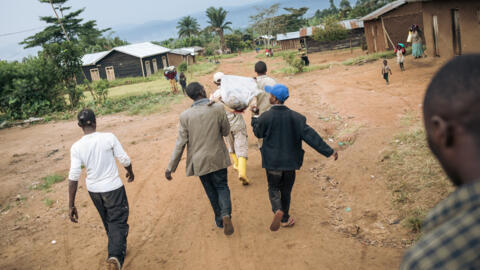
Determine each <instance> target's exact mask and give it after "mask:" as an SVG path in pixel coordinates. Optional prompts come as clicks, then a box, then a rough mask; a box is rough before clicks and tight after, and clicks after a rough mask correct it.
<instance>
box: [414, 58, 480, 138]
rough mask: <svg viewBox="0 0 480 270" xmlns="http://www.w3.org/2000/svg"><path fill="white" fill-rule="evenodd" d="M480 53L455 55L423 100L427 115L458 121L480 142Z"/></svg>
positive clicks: (440, 72)
mask: <svg viewBox="0 0 480 270" xmlns="http://www.w3.org/2000/svg"><path fill="white" fill-rule="evenodd" d="M479 63H480V54H470V55H462V56H458V57H455V58H454V59H453V60H451V61H450V62H448V63H447V64H446V65H444V66H443V67H442V68H441V69H440V70H439V71H438V72H437V73H436V74H435V76H434V77H433V79H432V81H431V82H430V85H429V86H428V88H427V92H426V94H425V99H424V102H423V113H424V115H425V116H426V117H429V116H433V115H439V116H441V117H444V118H446V119H453V120H457V121H458V122H459V123H460V124H461V125H463V126H464V127H465V129H466V130H467V131H469V132H471V133H472V134H473V135H475V137H477V139H478V141H479V142H480V105H479V104H480V89H479V85H480V65H479Z"/></svg>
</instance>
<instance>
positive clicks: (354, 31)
mask: <svg viewBox="0 0 480 270" xmlns="http://www.w3.org/2000/svg"><path fill="white" fill-rule="evenodd" d="M338 23H339V24H340V25H342V26H343V27H344V28H345V29H347V30H348V36H347V38H346V39H345V40H338V41H332V42H321V41H316V40H314V39H313V38H312V35H313V31H314V29H315V28H322V27H323V26H322V25H318V26H310V27H306V28H302V29H300V30H299V31H296V32H288V33H285V34H278V35H277V41H278V43H280V47H281V50H296V49H300V48H302V49H306V50H307V51H308V52H309V53H310V52H319V51H324V50H335V49H343V48H348V47H351V46H352V47H358V46H361V44H362V42H363V39H364V37H363V22H362V21H360V20H356V19H353V20H344V21H340V22H338Z"/></svg>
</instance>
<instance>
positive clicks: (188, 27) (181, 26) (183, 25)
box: [177, 16, 200, 38]
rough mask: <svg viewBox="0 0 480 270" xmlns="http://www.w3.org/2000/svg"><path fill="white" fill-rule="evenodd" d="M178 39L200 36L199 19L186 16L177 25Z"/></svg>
mask: <svg viewBox="0 0 480 270" xmlns="http://www.w3.org/2000/svg"><path fill="white" fill-rule="evenodd" d="M177 29H178V37H179V38H182V37H191V36H194V35H196V34H198V32H199V30H200V25H199V24H198V22H197V19H195V18H193V17H191V16H186V17H183V18H181V19H180V21H178V23H177Z"/></svg>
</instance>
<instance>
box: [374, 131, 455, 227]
mask: <svg viewBox="0 0 480 270" xmlns="http://www.w3.org/2000/svg"><path fill="white" fill-rule="evenodd" d="M381 168H382V171H383V172H384V175H385V179H386V184H387V187H388V188H389V189H390V190H391V192H392V205H393V206H394V208H396V209H397V210H398V211H399V217H400V218H401V219H402V224H403V225H404V226H405V227H407V228H408V229H410V230H411V231H412V232H413V233H419V232H420V230H421V226H422V223H423V219H424V217H425V215H426V213H427V212H428V211H429V209H430V208H432V207H433V206H434V205H435V204H437V203H438V202H439V201H440V200H441V199H443V198H445V197H446V196H447V195H448V194H449V193H450V192H452V191H453V186H452V185H451V184H450V181H449V180H448V178H447V177H446V175H445V174H444V172H443V170H442V168H441V167H440V164H439V163H438V162H437V160H436V159H435V158H434V157H433V155H432V154H431V152H430V150H429V148H428V146H427V144H426V140H425V130H424V129H423V127H421V125H420V123H419V122H417V123H415V124H414V127H412V128H411V129H410V130H409V131H407V132H404V133H400V134H398V135H396V136H395V137H394V141H393V142H391V143H390V146H389V147H388V149H387V150H386V151H384V153H382V159H381Z"/></svg>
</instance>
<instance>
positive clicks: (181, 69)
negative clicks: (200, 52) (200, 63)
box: [178, 62, 188, 72]
mask: <svg viewBox="0 0 480 270" xmlns="http://www.w3.org/2000/svg"><path fill="white" fill-rule="evenodd" d="M187 69H188V65H187V62H182V63H180V65H178V71H179V72H185V71H187Z"/></svg>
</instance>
